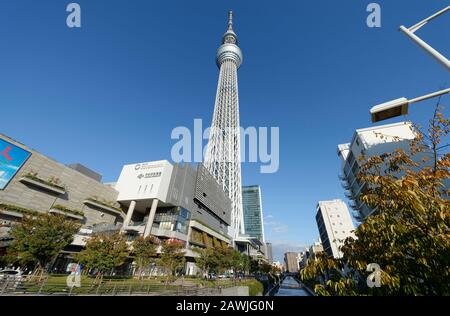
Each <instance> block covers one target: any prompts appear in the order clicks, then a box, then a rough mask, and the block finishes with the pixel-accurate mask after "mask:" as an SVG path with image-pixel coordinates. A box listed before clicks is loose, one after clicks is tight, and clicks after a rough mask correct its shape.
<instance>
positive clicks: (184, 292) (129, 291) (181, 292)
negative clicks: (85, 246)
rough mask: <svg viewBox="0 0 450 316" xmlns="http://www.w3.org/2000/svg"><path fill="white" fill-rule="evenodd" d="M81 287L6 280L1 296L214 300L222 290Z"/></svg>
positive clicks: (131, 284) (122, 284)
mask: <svg viewBox="0 0 450 316" xmlns="http://www.w3.org/2000/svg"><path fill="white" fill-rule="evenodd" d="M94 283H95V282H91V283H89V284H86V285H84V286H81V287H68V286H67V284H65V283H52V282H51V281H50V279H49V278H48V277H44V278H41V279H39V278H36V277H35V278H28V279H27V278H12V277H10V278H4V279H2V280H0V296H5V295H9V296H11V295H33V296H40V295H42V296H43V295H45V296H48V295H54V296H74V295H83V296H89V295H96V296H119V295H120V296H128V295H129V296H131V295H136V296H144V295H145V296H212V295H220V294H221V292H222V289H221V288H219V287H213V288H211V287H200V286H198V285H171V284H169V285H164V284H162V283H161V284H155V283H148V282H146V281H142V282H139V281H137V280H107V281H103V282H100V283H98V284H94Z"/></svg>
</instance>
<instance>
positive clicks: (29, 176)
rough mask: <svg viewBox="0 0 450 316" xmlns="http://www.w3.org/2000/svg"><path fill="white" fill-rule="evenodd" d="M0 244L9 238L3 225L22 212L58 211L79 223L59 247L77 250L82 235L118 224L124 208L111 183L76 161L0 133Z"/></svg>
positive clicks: (81, 242) (18, 219) (8, 224)
mask: <svg viewBox="0 0 450 316" xmlns="http://www.w3.org/2000/svg"><path fill="white" fill-rule="evenodd" d="M0 152H1V154H0V223H1V225H0V226H1V227H0V248H3V249H4V248H5V247H6V246H7V245H8V244H9V243H10V242H11V238H10V237H9V231H10V229H11V226H12V225H14V223H16V222H18V221H20V220H21V218H22V217H23V216H24V215H27V214H33V213H35V212H41V213H44V212H47V213H53V214H62V215H64V216H66V217H67V218H69V219H72V220H75V221H79V222H81V224H82V228H81V230H80V233H79V234H77V235H76V236H75V239H74V241H73V243H72V245H71V246H70V247H68V249H65V253H68V254H70V253H71V252H76V251H79V250H80V249H81V248H82V247H83V246H84V244H85V242H84V241H83V240H84V236H86V235H89V234H90V233H92V232H99V231H103V230H108V231H111V230H119V228H120V226H121V225H122V222H123V220H124V217H125V214H124V212H123V211H122V208H121V205H120V204H118V203H117V201H116V199H117V196H118V194H119V192H118V191H116V190H115V189H114V188H112V187H109V186H106V185H104V184H103V183H101V182H100V181H101V176H100V175H99V174H98V173H96V172H94V171H92V170H90V169H88V168H86V167H84V166H82V165H80V164H73V165H69V166H66V165H63V164H61V163H59V162H57V161H55V160H53V159H50V158H48V157H46V156H44V155H42V154H41V153H39V152H37V151H35V150H33V149H31V148H29V147H27V146H25V145H23V144H21V143H19V142H17V141H15V140H13V139H11V138H9V137H7V136H5V135H2V134H0Z"/></svg>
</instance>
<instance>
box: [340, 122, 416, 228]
mask: <svg viewBox="0 0 450 316" xmlns="http://www.w3.org/2000/svg"><path fill="white" fill-rule="evenodd" d="M414 138H415V131H414V127H413V125H412V123H410V122H400V123H394V124H387V125H382V126H374V127H369V128H363V129H358V130H356V132H355V133H354V135H353V138H352V141H351V143H347V144H341V145H338V148H337V153H338V156H339V158H341V160H342V165H341V168H342V173H341V176H340V178H341V180H342V182H343V187H344V189H345V190H346V197H347V198H348V199H349V200H351V203H350V207H351V208H352V209H353V210H355V211H356V212H357V214H356V216H355V217H356V219H357V220H358V221H365V220H366V219H367V217H368V216H369V215H370V214H371V213H372V212H373V211H374V210H372V209H371V208H369V207H368V206H367V205H365V204H364V203H363V202H361V201H360V198H359V197H360V194H361V191H362V190H363V188H364V185H365V184H364V183H360V181H358V179H357V178H356V176H357V174H358V172H359V170H360V165H361V161H359V157H360V156H361V155H364V156H365V157H366V158H367V157H371V156H375V155H380V154H383V153H386V152H393V151H395V150H396V149H403V150H405V151H408V150H409V143H410V141H411V140H413V139H414ZM417 158H418V159H420V158H419V157H417Z"/></svg>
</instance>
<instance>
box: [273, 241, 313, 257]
mask: <svg viewBox="0 0 450 316" xmlns="http://www.w3.org/2000/svg"><path fill="white" fill-rule="evenodd" d="M270 242H271V243H272V252H273V258H274V261H280V262H283V260H284V254H285V253H286V252H301V251H304V250H305V249H306V247H305V245H304V244H302V243H300V242H297V241H292V240H285V239H280V240H270Z"/></svg>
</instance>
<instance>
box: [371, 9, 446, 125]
mask: <svg viewBox="0 0 450 316" xmlns="http://www.w3.org/2000/svg"><path fill="white" fill-rule="evenodd" d="M448 11H450V6H448V7H446V8H444V9H442V10H441V11H439V12H436V13H435V14H433V15H432V16H430V17H428V18H426V19H425V20H422V21H420V22H419V23H417V24H415V25H413V26H411V27H409V28H406V27H405V26H403V25H402V26H400V30H401V31H402V32H403V33H405V34H406V35H407V36H408V37H409V38H410V39H411V40H412V41H413V42H415V43H416V44H417V45H419V46H420V47H421V48H422V49H424V50H425V51H426V52H427V53H429V54H430V55H431V56H432V57H433V58H435V59H436V60H437V61H438V62H440V63H441V64H442V65H443V66H444V67H445V68H446V69H447V70H448V71H450V61H449V60H448V59H447V58H446V57H445V56H444V55H442V54H441V53H439V52H438V51H437V50H435V49H434V48H433V47H431V46H430V45H428V44H427V43H425V41H423V40H422V39H421V38H420V37H418V36H417V35H416V34H414V33H415V32H416V31H417V30H418V29H420V28H421V27H422V26H424V25H425V24H427V23H428V22H430V21H431V20H433V19H435V18H437V17H438V16H440V15H442V14H444V13H446V12H448ZM447 93H450V88H447V89H444V90H440V91H437V92H433V93H430V94H427V95H424V96H421V97H417V98H415V99H411V100H408V99H407V98H404V97H403V98H399V99H395V100H392V101H388V102H385V103H382V104H378V105H375V106H374V107H372V108H371V109H370V115H371V117H372V123H375V122H379V121H383V120H387V119H389V118H392V117H396V116H400V115H406V114H408V108H409V105H410V104H413V103H416V102H420V101H423V100H427V99H431V98H434V97H437V96H441V95H443V94H447Z"/></svg>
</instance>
